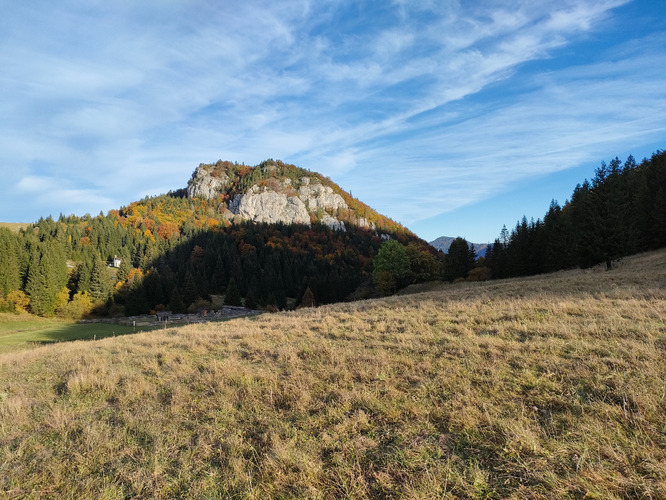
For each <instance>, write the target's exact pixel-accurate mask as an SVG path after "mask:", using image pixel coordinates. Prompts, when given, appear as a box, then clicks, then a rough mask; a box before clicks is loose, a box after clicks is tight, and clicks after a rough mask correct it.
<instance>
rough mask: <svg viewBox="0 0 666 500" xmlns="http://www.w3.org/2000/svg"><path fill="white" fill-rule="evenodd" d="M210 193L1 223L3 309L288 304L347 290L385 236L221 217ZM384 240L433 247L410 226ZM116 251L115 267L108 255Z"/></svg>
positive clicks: (122, 310) (112, 311)
mask: <svg viewBox="0 0 666 500" xmlns="http://www.w3.org/2000/svg"><path fill="white" fill-rule="evenodd" d="M216 203H219V200H214V199H213V200H205V199H198V198H197V199H188V198H184V197H182V193H180V192H177V193H169V194H167V195H161V196H157V197H150V198H145V199H143V200H140V201H138V202H134V203H132V204H130V205H128V206H127V207H123V208H122V209H120V210H111V211H110V212H109V213H108V214H107V215H104V214H102V213H100V214H99V215H98V216H96V217H92V216H90V215H85V216H83V217H77V216H73V215H70V216H64V215H60V217H59V218H58V219H57V220H54V219H53V218H51V217H47V218H42V219H40V220H39V221H38V222H36V223H35V224H33V225H31V226H28V227H27V228H25V229H23V230H21V231H20V232H18V233H12V232H10V231H9V230H6V229H2V230H0V310H5V311H10V310H16V311H20V310H28V311H30V312H32V313H34V314H39V315H42V316H52V315H59V316H65V317H81V316H83V315H86V314H96V315H136V314H143V313H149V312H151V311H155V310H160V309H168V310H171V311H173V312H186V311H196V310H197V309H199V308H206V307H210V306H211V296H213V295H221V296H224V300H225V301H226V303H228V304H232V305H245V306H247V307H263V308H268V309H273V308H274V309H286V308H290V307H295V306H297V305H299V304H300V303H307V304H313V303H318V304H323V303H330V302H337V301H341V300H344V299H345V298H346V297H348V296H349V295H350V294H352V292H354V291H355V290H356V289H357V288H358V287H359V285H360V284H361V283H363V282H366V281H367V280H369V279H370V276H371V274H372V266H373V259H374V257H375V255H376V254H377V252H378V250H379V248H380V246H381V243H382V239H381V237H380V235H379V234H378V233H376V232H375V231H372V230H369V229H364V228H359V227H355V226H351V225H348V227H347V230H346V231H334V230H332V229H330V228H328V227H327V226H325V225H322V224H317V223H314V224H312V225H311V226H306V225H285V224H274V225H268V224H256V223H250V222H243V223H230V222H229V221H228V220H225V219H224V218H223V217H222V216H221V215H220V213H219V211H218V210H216ZM391 238H394V239H395V240H396V241H400V242H401V243H402V244H404V245H410V244H411V246H412V247H413V248H418V249H419V251H420V252H423V253H424V254H430V253H436V252H435V251H434V250H433V249H430V248H428V247H429V246H428V245H427V243H426V242H424V241H423V240H420V239H419V238H417V237H416V236H414V235H413V234H411V233H409V232H407V231H404V230H397V231H395V232H393V233H391ZM116 257H117V258H119V259H120V266H119V267H118V268H113V267H111V266H110V264H111V263H112V262H113V260H114V258H116Z"/></svg>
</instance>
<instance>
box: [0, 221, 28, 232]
mask: <svg viewBox="0 0 666 500" xmlns="http://www.w3.org/2000/svg"><path fill="white" fill-rule="evenodd" d="M29 225H30V224H29V223H27V222H0V227H6V228H7V229H9V230H10V231H14V232H15V233H18V232H19V229H23V228H25V227H28V226H29Z"/></svg>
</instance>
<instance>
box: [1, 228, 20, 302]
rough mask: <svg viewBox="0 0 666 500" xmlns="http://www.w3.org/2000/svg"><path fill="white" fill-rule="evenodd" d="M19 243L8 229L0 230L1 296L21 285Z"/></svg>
mask: <svg viewBox="0 0 666 500" xmlns="http://www.w3.org/2000/svg"><path fill="white" fill-rule="evenodd" d="M18 248H19V247H18V241H17V238H16V236H15V235H14V234H12V233H11V232H10V231H9V230H8V229H5V228H0V295H7V294H8V293H9V292H11V291H13V290H18V289H19V287H20V285H21V278H20V262H19V256H18V253H19V250H18Z"/></svg>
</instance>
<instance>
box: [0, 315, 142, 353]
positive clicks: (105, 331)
mask: <svg viewBox="0 0 666 500" xmlns="http://www.w3.org/2000/svg"><path fill="white" fill-rule="evenodd" d="M152 329H154V327H146V326H142V327H132V326H125V325H111V324H107V323H85V324H81V323H76V322H73V321H67V320H62V319H58V318H39V317H37V316H32V315H29V314H22V315H15V314H0V352H8V351H15V350H19V349H24V348H30V347H34V346H35V345H38V344H51V343H55V342H67V341H72V340H94V339H102V338H105V337H114V336H118V335H127V334H131V333H136V332H145V331H149V330H152Z"/></svg>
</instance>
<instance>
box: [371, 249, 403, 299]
mask: <svg viewBox="0 0 666 500" xmlns="http://www.w3.org/2000/svg"><path fill="white" fill-rule="evenodd" d="M372 264H373V271H372V280H373V281H374V283H375V286H376V287H377V289H378V290H379V291H380V292H382V293H383V294H385V295H388V294H392V293H395V292H396V291H397V290H398V289H399V288H402V287H403V286H405V285H406V284H407V283H408V280H409V277H410V275H411V272H410V268H409V257H408V256H407V250H406V249H405V247H404V246H402V244H400V242H399V241H396V240H388V241H386V242H384V243H383V244H382V246H381V247H380V248H379V252H378V253H377V256H376V257H375V259H374V261H373V263H372Z"/></svg>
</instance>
